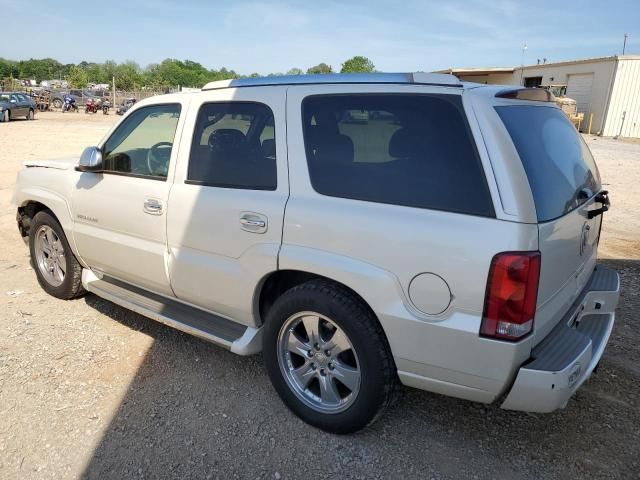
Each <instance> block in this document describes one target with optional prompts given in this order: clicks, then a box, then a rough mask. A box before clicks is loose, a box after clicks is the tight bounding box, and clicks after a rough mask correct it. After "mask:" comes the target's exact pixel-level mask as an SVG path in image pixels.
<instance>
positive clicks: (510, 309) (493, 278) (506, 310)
mask: <svg viewBox="0 0 640 480" xmlns="http://www.w3.org/2000/svg"><path fill="white" fill-rule="evenodd" d="M539 280H540V252H504V253H499V254H497V255H496V256H495V257H493V260H492V261H491V269H490V270H489V279H488V280H487V293H486V296H485V300H484V314H483V316H482V324H481V325H480V334H481V335H483V336H487V337H493V338H501V339H506V340H519V339H520V338H522V337H524V336H525V335H527V334H528V333H529V332H531V330H533V317H534V315H535V313H536V302H537V298H538V282H539Z"/></svg>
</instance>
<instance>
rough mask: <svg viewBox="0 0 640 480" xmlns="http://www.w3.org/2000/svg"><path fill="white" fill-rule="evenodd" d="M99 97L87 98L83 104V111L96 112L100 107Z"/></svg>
mask: <svg viewBox="0 0 640 480" xmlns="http://www.w3.org/2000/svg"><path fill="white" fill-rule="evenodd" d="M100 103H101V102H100V99H95V100H94V99H91V98H88V99H87V101H86V102H85V104H84V113H98V110H99V109H100Z"/></svg>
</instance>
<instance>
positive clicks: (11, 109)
mask: <svg viewBox="0 0 640 480" xmlns="http://www.w3.org/2000/svg"><path fill="white" fill-rule="evenodd" d="M35 112H36V104H35V102H34V101H33V100H32V99H31V98H30V97H29V96H27V95H25V94H24V93H18V92H0V121H2V122H9V121H11V120H13V119H16V118H18V117H25V118H26V119H27V120H33V119H35Z"/></svg>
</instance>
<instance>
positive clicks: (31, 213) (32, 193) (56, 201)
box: [16, 188, 78, 256]
mask: <svg viewBox="0 0 640 480" xmlns="http://www.w3.org/2000/svg"><path fill="white" fill-rule="evenodd" d="M17 197H18V198H16V200H17V202H16V203H17V204H18V211H17V217H16V218H17V221H18V228H19V230H20V235H21V236H22V237H23V238H25V237H28V235H29V229H30V227H31V221H32V220H33V218H34V217H35V216H36V214H37V213H38V212H41V211H46V212H48V213H49V214H50V215H51V216H53V218H55V220H56V221H57V222H58V223H59V224H60V226H61V227H62V230H63V231H64V233H65V235H66V237H67V242H68V243H69V246H70V247H71V251H72V252H73V254H74V255H76V256H77V255H78V251H77V249H76V244H75V241H74V238H73V235H72V229H73V220H72V218H71V212H70V211H69V205H68V204H67V202H66V200H65V199H64V198H62V197H60V196H59V195H57V194H55V193H53V192H50V191H48V190H43V189H39V188H29V189H26V190H22V191H21V192H20V193H19V194H18V195H17Z"/></svg>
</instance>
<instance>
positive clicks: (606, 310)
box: [502, 265, 620, 413]
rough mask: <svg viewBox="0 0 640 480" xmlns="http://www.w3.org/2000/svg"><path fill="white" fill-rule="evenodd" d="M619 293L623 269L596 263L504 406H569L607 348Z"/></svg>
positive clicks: (526, 408)
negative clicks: (620, 271)
mask: <svg viewBox="0 0 640 480" xmlns="http://www.w3.org/2000/svg"><path fill="white" fill-rule="evenodd" d="M619 295H620V277H619V275H618V273H617V272H616V271H615V270H612V269H610V268H607V267H604V266H601V265H599V266H597V267H596V269H595V270H594V272H593V274H592V275H591V278H590V279H589V283H588V284H587V286H586V287H585V289H584V290H583V291H582V293H581V295H580V297H579V298H578V300H577V301H576V303H575V304H574V306H573V307H572V308H571V309H570V310H569V312H568V313H567V315H565V317H564V318H563V319H562V320H561V321H560V322H559V323H558V325H557V326H556V327H555V328H554V329H553V330H552V331H551V333H550V334H549V335H548V336H547V337H546V338H545V339H544V340H543V341H542V342H540V343H539V344H538V345H537V346H536V347H535V348H534V349H533V351H532V352H531V359H530V360H529V361H527V362H526V363H525V364H524V365H523V366H522V367H521V368H520V370H519V371H518V374H517V376H516V379H515V382H514V383H513V386H512V387H511V390H510V391H509V393H508V395H507V397H506V398H505V400H504V402H503V403H502V408H505V409H508V410H522V411H527V412H542V413H544V412H551V411H553V410H556V409H558V408H562V407H564V406H565V405H566V404H567V402H568V400H569V398H570V397H571V395H573V393H574V392H575V391H576V390H577V389H578V388H580V386H581V385H582V384H583V383H584V382H585V381H586V380H587V379H588V378H589V376H590V375H591V372H593V369H594V368H595V367H596V365H597V364H598V362H599V361H600V358H601V357H602V354H603V353H604V349H605V347H606V346H607V342H608V341H609V336H610V335H611V330H612V329H613V323H614V318H615V313H614V312H615V308H616V305H617V304H618V298H619Z"/></svg>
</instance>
